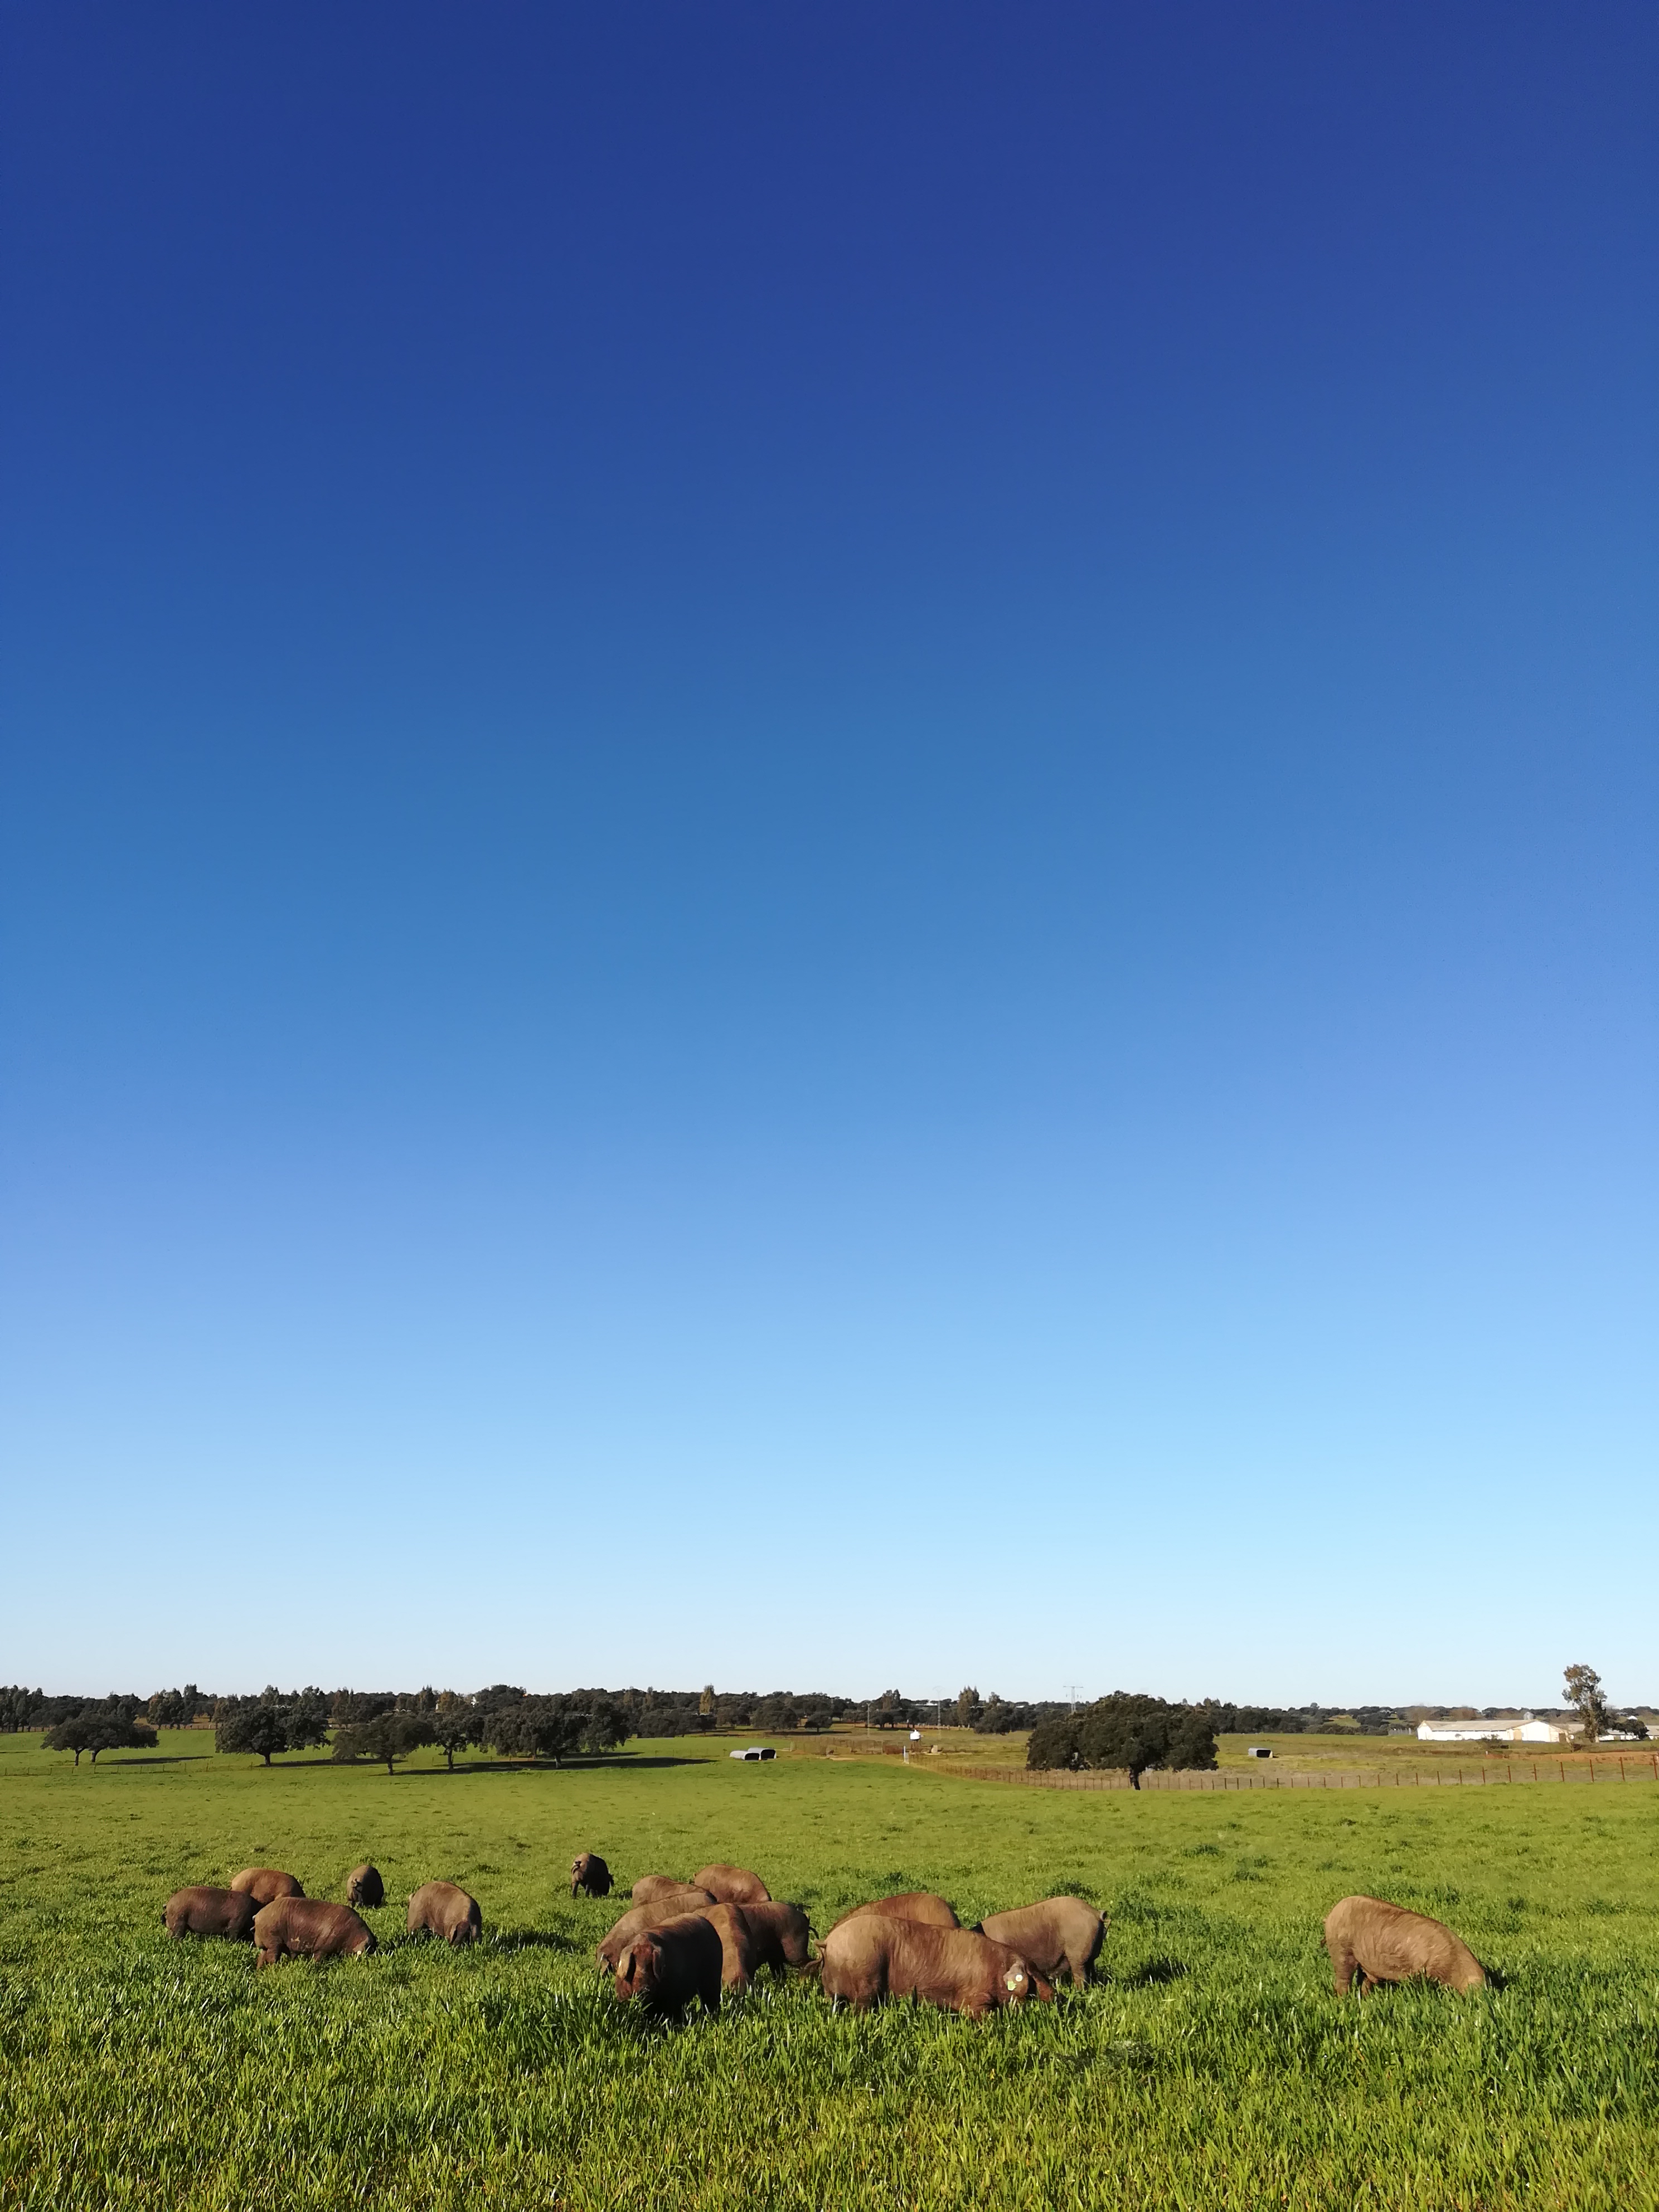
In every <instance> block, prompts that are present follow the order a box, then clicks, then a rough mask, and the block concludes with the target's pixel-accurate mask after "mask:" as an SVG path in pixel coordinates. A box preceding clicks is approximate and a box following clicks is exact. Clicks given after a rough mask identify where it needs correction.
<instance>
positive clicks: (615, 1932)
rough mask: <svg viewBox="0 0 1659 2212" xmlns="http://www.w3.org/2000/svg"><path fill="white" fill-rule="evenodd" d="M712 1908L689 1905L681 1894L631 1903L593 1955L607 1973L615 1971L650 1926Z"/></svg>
mask: <svg viewBox="0 0 1659 2212" xmlns="http://www.w3.org/2000/svg"><path fill="white" fill-rule="evenodd" d="M709 1909H710V1908H709V1906H708V1905H707V1904H702V1905H694V1906H690V1907H689V1908H688V1907H687V1906H685V1905H682V1904H681V1902H680V1901H679V1899H678V1898H677V1897H667V1898H659V1899H657V1900H656V1901H655V1902H654V1903H653V1904H651V1905H629V1909H628V1911H626V1912H624V1913H623V1917H622V1918H621V1919H620V1920H619V1921H618V1922H617V1924H616V1926H615V1927H614V1928H613V1929H611V1932H610V1934H609V1935H608V1936H605V1938H604V1939H603V1941H602V1942H600V1943H599V1946H598V1948H597V1949H596V1950H595V1952H594V1954H593V1955H594V1956H595V1958H597V1959H598V1960H599V1965H600V1966H601V1967H602V1968H603V1970H604V1971H605V1972H606V1973H607V1974H614V1973H615V1972H616V1971H617V1960H618V1959H619V1958H620V1957H621V1956H622V1954H623V1950H624V1949H625V1948H626V1947H627V1946H628V1945H629V1943H630V1942H632V1941H633V1939H634V1938H635V1936H642V1935H643V1934H644V1933H645V1931H646V1929H647V1928H665V1927H666V1926H667V1925H668V1923H669V1922H670V1921H671V1920H684V1918H685V1917H686V1913H687V1911H688V1910H690V1911H696V1912H707V1911H708V1910H709Z"/></svg>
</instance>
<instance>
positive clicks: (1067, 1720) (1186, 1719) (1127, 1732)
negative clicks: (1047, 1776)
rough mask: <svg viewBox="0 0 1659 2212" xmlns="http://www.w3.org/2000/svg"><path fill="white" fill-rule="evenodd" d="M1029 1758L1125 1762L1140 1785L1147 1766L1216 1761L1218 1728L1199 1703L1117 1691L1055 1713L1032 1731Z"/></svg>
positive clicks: (1050, 1763)
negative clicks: (1072, 1710) (1076, 1710)
mask: <svg viewBox="0 0 1659 2212" xmlns="http://www.w3.org/2000/svg"><path fill="white" fill-rule="evenodd" d="M1025 1763H1026V1765H1027V1766H1030V1767H1054V1766H1070V1767H1085V1766H1087V1767H1119V1766H1121V1767H1127V1769H1128V1773H1129V1781H1130V1784H1131V1786H1132V1787H1133V1789H1136V1790H1139V1787H1140V1778H1141V1776H1142V1775H1143V1774H1144V1773H1146V1770H1147V1769H1148V1767H1154V1766H1163V1767H1178V1768H1193V1767H1198V1768H1209V1767H1212V1766H1213V1765H1215V1729H1214V1724H1213V1722H1212V1717H1211V1716H1210V1714H1209V1712H1208V1711H1206V1708H1205V1707H1203V1706H1201V1705H1168V1704H1166V1703H1165V1702H1164V1699H1162V1698H1146V1697H1132V1696H1130V1695H1128V1694H1127V1692H1124V1691H1121V1690H1120V1691H1116V1692H1114V1693H1113V1695H1112V1696H1110V1697H1109V1698H1101V1699H1097V1701H1096V1702H1095V1703H1094V1704H1093V1705H1085V1708H1084V1709H1083V1711H1081V1712H1080V1713H1073V1714H1056V1715H1055V1716H1054V1717H1053V1718H1052V1719H1048V1720H1044V1721H1041V1722H1039V1723H1038V1724H1037V1726H1036V1728H1034V1729H1032V1730H1031V1739H1030V1743H1029V1744H1028V1746H1027V1747H1026V1753H1025Z"/></svg>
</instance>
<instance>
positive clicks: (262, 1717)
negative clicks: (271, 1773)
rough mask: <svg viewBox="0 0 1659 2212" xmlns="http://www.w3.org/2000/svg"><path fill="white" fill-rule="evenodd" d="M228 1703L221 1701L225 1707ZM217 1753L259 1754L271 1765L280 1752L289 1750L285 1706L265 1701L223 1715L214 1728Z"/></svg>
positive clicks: (242, 1706)
mask: <svg viewBox="0 0 1659 2212" xmlns="http://www.w3.org/2000/svg"><path fill="white" fill-rule="evenodd" d="M227 1703H228V1700H226V1699H221V1700H220V1705H221V1706H223V1705H226V1704H227ZM213 1747H214V1749H215V1750H216V1751H228V1752H236V1751H243V1752H248V1751H251V1752H257V1753H258V1756H259V1757H260V1758H261V1759H264V1763H265V1765H267V1766H269V1765H270V1762H271V1760H272V1759H274V1758H275V1757H276V1753H278V1752H279V1751H286V1750H287V1749H288V1715H287V1713H286V1712H284V1711H283V1708H282V1706H281V1705H270V1704H267V1703H266V1701H265V1699H263V1698H258V1699H252V1700H250V1701H248V1702H247V1703H246V1704H241V1705H237V1706H236V1708H235V1709H234V1711H229V1712H225V1713H223V1714H222V1717H220V1718H218V1719H217V1720H216V1723H215V1725H214V1731H213Z"/></svg>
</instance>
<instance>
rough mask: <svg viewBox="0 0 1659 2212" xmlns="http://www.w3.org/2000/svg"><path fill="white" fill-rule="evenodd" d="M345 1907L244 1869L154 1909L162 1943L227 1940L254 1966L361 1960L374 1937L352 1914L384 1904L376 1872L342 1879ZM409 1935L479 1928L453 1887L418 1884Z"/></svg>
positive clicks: (260, 1870)
mask: <svg viewBox="0 0 1659 2212" xmlns="http://www.w3.org/2000/svg"><path fill="white" fill-rule="evenodd" d="M345 1893H346V1902H345V1904H343V1905H331V1904H329V1903H328V1902H327V1901H326V1900H325V1899H323V1898H320V1897H307V1895H306V1893H305V1891H304V1889H303V1888H302V1887H301V1885H300V1883H299V1881H297V1880H296V1879H295V1876H294V1875H291V1874H283V1872H282V1871H281V1869H279V1868H276V1867H244V1868H243V1869H242V1871H241V1872H240V1874H239V1875H236V1876H235V1877H234V1880H233V1881H232V1882H231V1885H230V1887H229V1888H228V1889H206V1888H194V1889H176V1890H174V1892H173V1895H172V1896H171V1897H170V1898H168V1899H167V1903H166V1905H163V1906H162V1908H161V1925H162V1926H163V1927H164V1928H165V1929H167V1934H168V1935H169V1936H229V1937H230V1938H231V1940H232V1941H233V1942H249V1941H252V1943H253V1944H254V1945H255V1947H256V1948H257V1949H258V1964H259V1965H260V1966H275V1965H276V1961H277V1960H279V1959H366V1958H367V1957H368V1954H369V1953H370V1952H371V1951H373V1950H374V1949H376V1948H378V1947H377V1945H376V1942H375V1938H374V1929H372V1928H371V1927H370V1926H369V1924H368V1922H367V1921H366V1920H365V1919H363V1917H362V1915H361V1914H360V1913H359V1912H358V1911H357V1910H356V1907H357V1906H358V1905H369V1906H371V1907H373V1906H374V1905H384V1904H385V1903H386V1884H385V1883H384V1882H383V1881H381V1879H380V1869H378V1868H377V1867H373V1866H370V1865H369V1864H368V1862H367V1861H365V1862H364V1863H363V1864H362V1866H355V1867H353V1868H352V1869H351V1871H350V1873H349V1875H347V1876H346V1878H345ZM406 1925H407V1927H408V1929H409V1933H410V1935H411V1936H441V1937H442V1938H443V1940H444V1942H447V1943H471V1942H473V1941H474V1939H475V1938H476V1937H477V1934H478V1931H479V1929H481V1928H482V1927H483V1915H482V1914H481V1913H480V1911H478V1900H477V1898H475V1897H469V1896H468V1895H467V1893H466V1892H465V1890H464V1889H457V1887H455V1885H454V1883H453V1881H423V1882H422V1884H421V1886H420V1887H419V1888H418V1889H417V1890H416V1892H415V1894H414V1895H413V1896H412V1897H411V1898H410V1900H409V1917H408V1920H407V1923H406Z"/></svg>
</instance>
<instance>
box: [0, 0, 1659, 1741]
mask: <svg viewBox="0 0 1659 2212" xmlns="http://www.w3.org/2000/svg"><path fill="white" fill-rule="evenodd" d="M0 36H3V40H4V45H5V49H6V66H5V68H4V70H3V72H0V81H3V88H0V101H3V115H0V137H3V140H4V143H5V149H6V150H5V153H4V155H3V161H4V171H3V174H4V199H5V227H4V269H5V276H4V283H5V291H6V295H7V296H8V300H9V315H8V321H9V325H10V330H11V336H10V339H9V344H8V347H7V349H6V353H5V356H4V361H3V366H0V376H3V387H4V388H3V410H0V411H3V418H4V431H3V435H4V454H3V465H4V474H5V483H6V485H7V488H8V489H7V496H6V500H5V502H4V506H5V517H4V521H3V546H0V552H3V559H4V563H5V567H4V575H3V599H4V608H5V613H4V624H5V629H4V700H3V706H4V726H5V732H6V734H5V736H4V739H3V744H4V779H3V792H0V798H3V823H0V838H3V845H0V901H3V905H0V1053H3V1059H0V1176H3V1181H0V1207H3V1215H0V1229H3V1242H0V1394H3V1395H0V1452H3V1462H4V1467H5V1470H6V1475H5V1482H6V1492H7V1499H6V1513H7V1522H8V1528H9V1535H10V1538H11V1547H10V1548H11V1557H12V1559H13V1563H14V1564H13V1568H12V1571H11V1573H10V1574H9V1577H8V1585H9V1587H8V1594H7V1602H6V1604H5V1607H4V1608H3V1611H0V1676H3V1677H5V1678H6V1679H19V1678H22V1679H27V1680H30V1681H32V1682H33V1681H37V1680H39V1681H44V1682H45V1683H46V1684H47V1685H48V1686H56V1687H60V1688H62V1687H80V1688H85V1689H87V1690H102V1689H105V1688H106V1687H110V1686H124V1687H125V1686H131V1687H135V1688H138V1689H141V1690H144V1689H149V1688H151V1687H154V1686H156V1685H157V1684H159V1683H161V1682H163V1681H169V1682H170V1681H174V1680H183V1679H185V1678H189V1679H192V1680H197V1681H199V1682H202V1683H204V1684H210V1685H213V1686H219V1687H234V1686H258V1684H260V1683H262V1682H264V1681H265V1680H270V1679H272V1678H276V1679H278V1680H283V1681H285V1682H286V1681H293V1680H320V1681H322V1682H324V1683H325V1684H332V1683H336V1682H339V1681H352V1682H356V1683H360V1684H370V1683H374V1684H382V1683H386V1684H390V1683H403V1684H407V1683H414V1682H416V1681H422V1680H430V1681H434V1682H438V1683H453V1684H456V1685H457V1686H463V1687H466V1686H474V1685H476V1684H477V1683H480V1682H483V1681H486V1680H498V1679H503V1678H504V1679H508V1680H522V1681H528V1682H532V1683H533V1684H535V1685H537V1686H548V1687H554V1686H567V1685H569V1684H573V1683H576V1682H590V1681H594V1680H603V1681H606V1682H611V1683H621V1682H626V1681H637V1682H640V1683H645V1682H653V1681H654V1682H658V1683H675V1684H685V1685H690V1684H696V1683H701V1682H702V1681H704V1680H709V1679H711V1678H712V1679H713V1680H715V1681H717V1682H718V1683H720V1684H721V1685H722V1686H773V1685H775V1684H789V1685H793V1686H798V1687H806V1686H826V1687H833V1688H838V1689H847V1690H848V1691H866V1690H878V1689H880V1688H882V1687H883V1686H886V1685H887V1684H888V1683H890V1682H895V1681H896V1682H900V1683H902V1685H903V1686H905V1687H906V1688H907V1689H908V1690H911V1691H913V1692H924V1693H925V1692H930V1691H932V1690H934V1689H941V1690H945V1691H946V1692H954V1691H955V1689H956V1688H957V1686H959V1685H960V1684H961V1683H963V1682H964V1681H968V1682H973V1683H975V1685H977V1686H979V1688H980V1689H981V1691H983V1692H989V1691H990V1690H991V1689H992V1688H997V1689H1000V1691H1002V1692H1003V1693H1004V1694H1005V1695H1014V1694H1026V1695H1042V1694H1054V1693H1056V1692H1059V1691H1060V1690H1061V1689H1062V1688H1063V1687H1064V1686H1066V1685H1069V1684H1072V1683H1080V1684H1082V1685H1083V1686H1084V1688H1085V1692H1086V1693H1088V1694H1096V1693H1098V1692H1102V1691H1104V1690H1107V1689H1109V1688H1112V1687H1115V1686H1124V1687H1145V1688H1149V1689H1153V1690H1157V1691H1160V1692H1164V1693H1165V1694H1168V1695H1198V1694H1204V1693H1206V1692H1217V1693H1219V1694H1223V1695H1234V1696H1237V1697H1241V1698H1247V1697H1248V1698H1271V1699H1281V1698H1282V1699H1296V1700H1298V1701H1299V1700H1302V1699H1310V1698H1321V1699H1373V1698H1376V1699H1382V1698H1399V1699H1416V1698H1425V1699H1452V1700H1457V1699H1471V1700H1474V1701H1476V1702H1480V1703H1485V1702H1495V1701H1498V1700H1509V1699H1518V1700H1532V1701H1546V1700H1552V1699H1554V1698H1555V1697H1556V1696H1557V1695H1559V1674H1560V1669H1561V1668H1562V1666H1563V1665H1564V1664H1565V1662H1568V1661H1570V1660H1577V1659H1580V1658H1583V1659H1589V1660H1590V1661H1591V1662H1593V1663H1595V1664H1597V1665H1598V1666H1600V1667H1601V1669H1602V1672H1603V1674H1604V1675H1605V1676H1606V1678H1607V1686H1608V1688H1609V1690H1610V1691H1611V1692H1612V1693H1613V1695H1614V1696H1615V1697H1620V1696H1623V1697H1636V1696H1647V1697H1650V1698H1651V1697H1655V1696H1659V1653H1656V1650H1655V1639H1654V1635H1653V1630H1652V1618H1653V1607H1652V1604H1651V1601H1650V1595H1649V1594H1648V1592H1647V1590H1646V1589H1645V1586H1644V1585H1645V1580H1646V1577H1645V1572H1644V1568H1643V1566H1642V1564H1641V1562H1642V1560H1643V1559H1644V1556H1646V1555H1648V1554H1650V1553H1651V1549H1652V1545H1653V1541H1654V1539H1655V1537H1656V1535H1659V1512H1656V1504H1655V1499H1656V1480H1655V1477H1656V1468H1655V1438H1656V1411H1659V1408H1656V1388H1655V1364H1654V1357H1653V1353H1654V1345H1655V1337H1656V1322H1659V1314H1656V1303H1659V1302H1656V1297H1655V1273H1654V1261H1653V1255H1654V1251H1655V1249H1656V1241H1655V1232H1656V1227H1659V1222H1656V1212H1659V1208H1656V1203H1655V1200H1656V1178H1655V1170H1654V1133H1655V1109H1656V1104H1659V1082H1656V1075H1659V1054H1656V1049H1655V1047H1656V1026H1655V1013H1656V994H1655V982H1656V943H1659V936H1656V927H1655V925H1656V920H1659V913H1656V905H1659V902H1656V892H1655V869H1654V855H1655V833H1656V827H1659V808H1656V797H1659V790H1656V786H1659V777H1656V769H1655V750H1654V720H1655V715H1654V709H1655V704H1656V672H1659V671H1656V641H1655V627H1654V605H1655V599H1654V587H1655V581H1656V561H1655V553H1656V526H1655V517H1656V514H1659V483H1656V476H1659V470H1656V439H1655V421H1656V416H1655V407H1654V393H1655V390H1656V388H1659V386H1656V371H1659V314H1656V300H1659V291H1656V282H1655V280H1656V274H1659V271H1656V260H1659V254H1656V247H1659V193H1656V183H1659V178H1656V167H1659V163H1656V155H1655V150H1654V142H1653V133H1652V128H1651V122H1652V115H1653V112H1654V106H1655V99H1656V93H1659V82H1656V80H1659V30H1656V26H1655V21H1654V19H1653V16H1652V15H1651V12H1650V10H1647V9H1640V8H1636V7H1624V6H1619V5H1612V6H1608V7H1605V8H1601V9H1596V10H1595V11H1594V12H1593V13H1592V14H1589V15H1586V14H1584V13H1583V12H1582V11H1581V12H1577V13H1572V12H1569V11H1565V10H1561V9H1544V8H1535V7H1529V6H1524V5H1523V6H1515V5H1509V4H1505V5H1503V6H1495V5H1494V6H1486V5H1462V6H1459V7H1456V8H1453V9H1429V8H1426V7H1422V8H1416V7H1413V8H1403V9H1391V10H1387V11H1378V10H1374V9H1359V8H1354V7H1346V6H1335V7H1333V6H1318V7H1314V6H1294V7H1290V6H1285V7H1273V6H1269V7H1264V8H1260V9H1250V10H1248V11H1244V10H1238V9H1233V8H1231V7H1219V6H1204V5H1194V6H1188V7H1184V8H1182V9H1158V10H1153V9H1135V10H1130V9H1101V8H1096V7H1087V8H1084V7H1077V8H1068V7H1054V8H1048V9H1042V10H1039V11H1036V13H1035V14H1033V13H1032V12H1031V11H1018V12H1016V11H1014V10H1012V9H1006V8H991V7H983V6H969V7H963V6H961V5H955V4H953V5H951V6H950V7H948V8H947V7H943V6H931V7H930V6H923V5H917V6H907V7H906V8H903V9H892V8H890V7H879V8H878V7H874V6H857V5H849V6H842V7H837V8H836V9H833V10H831V9H817V10H811V9H787V10H786V9H775V8H762V7H760V6H752V7H736V6H730V5H713V6H709V7H706V8H699V9H678V8H667V7H661V6H650V5H636V6H631V7H629V8H618V9H587V10H581V11H578V10H574V9H565V8H556V7H546V8H544V7H530V6H522V5H501V6H497V7H495V8H492V9H489V10H487V11H483V12H482V13H480V12H477V11H475V12H473V13H472V14H471V15H459V14H457V13H456V12H455V11H454V10H453V9H440V8H435V7H430V6H420V5H416V6H410V5H404V4H400V5H398V7H397V8H395V9H392V8H375V7H369V6H361V5H360V6H353V7H351V8H349V9H334V8H328V9H325V8H322V7H311V8H306V7H298V8H295V9H284V10H283V11H282V12H281V15H280V16H278V15H275V14H271V13H269V12H267V13H265V14H264V15H263V16H262V15H258V14H257V13H253V14H251V13H249V12H248V11H232V12H230V13H227V12H226V11H223V10H221V9H208V8H204V7H201V6H195V5H181V6H177V7H173V8H169V9H167V10H165V11H153V10H152V11H134V10H131V9H119V8H116V7H113V6H101V7H100V6H90V7H86V8H82V9H74V10H61V9H58V10H49V9H34V10H23V9H14V10H12V11H9V14H8V15H7V17H6V20H5V22H4V25H3V28H0Z"/></svg>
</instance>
